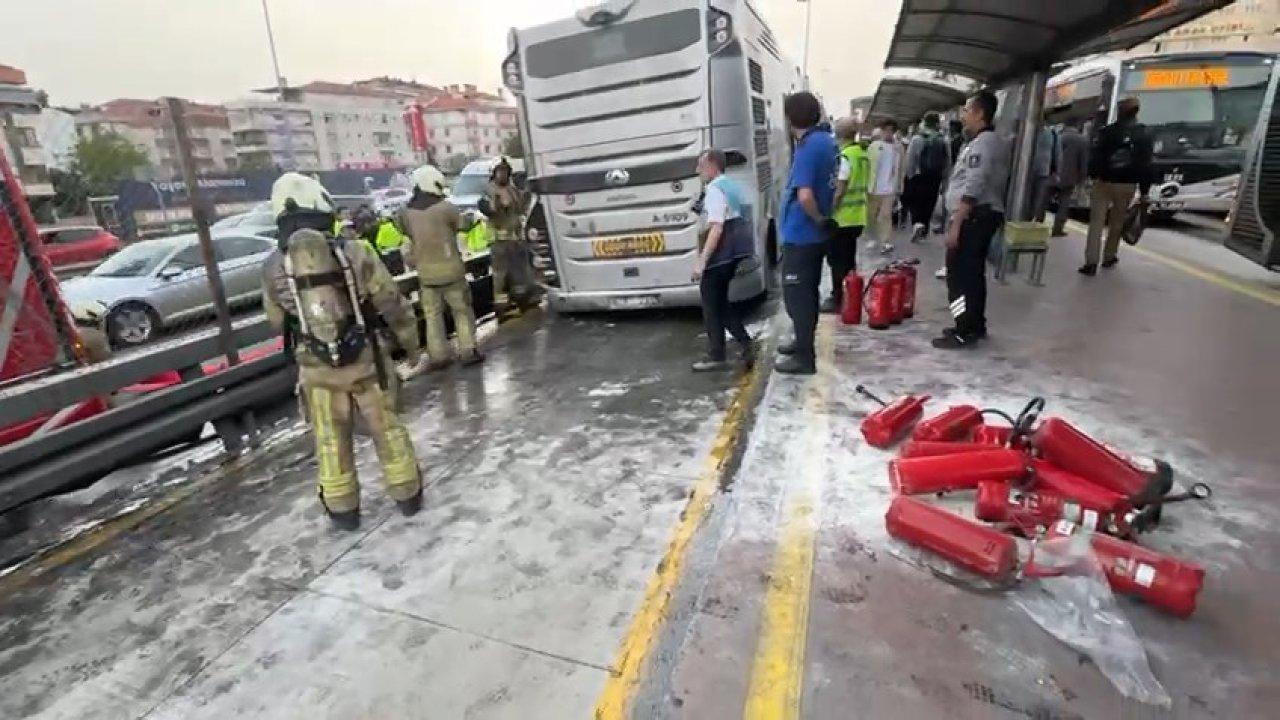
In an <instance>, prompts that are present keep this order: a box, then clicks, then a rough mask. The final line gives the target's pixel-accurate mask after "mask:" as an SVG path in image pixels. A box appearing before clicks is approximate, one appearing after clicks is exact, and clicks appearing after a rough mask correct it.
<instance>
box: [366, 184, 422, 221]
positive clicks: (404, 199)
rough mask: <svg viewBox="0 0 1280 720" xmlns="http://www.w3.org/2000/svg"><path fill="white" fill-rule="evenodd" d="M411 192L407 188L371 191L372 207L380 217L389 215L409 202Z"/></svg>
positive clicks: (398, 210) (411, 195)
mask: <svg viewBox="0 0 1280 720" xmlns="http://www.w3.org/2000/svg"><path fill="white" fill-rule="evenodd" d="M411 197H413V193H412V192H411V191H410V190H409V189H408V188H393V187H389V188H383V189H381V190H374V191H373V209H374V211H375V212H377V213H378V214H379V215H381V216H382V217H390V216H391V215H394V214H396V213H398V212H400V211H401V210H403V209H404V206H405V205H408V204H409V198H411Z"/></svg>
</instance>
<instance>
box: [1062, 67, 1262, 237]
mask: <svg viewBox="0 0 1280 720" xmlns="http://www.w3.org/2000/svg"><path fill="white" fill-rule="evenodd" d="M1275 59H1276V56H1275V55H1274V54H1273V53H1256V52H1199V53H1164V54H1160V55H1152V56H1146V57H1133V58H1116V57H1112V58H1103V59H1100V60H1095V61H1091V62H1086V63H1082V64H1080V65H1077V66H1075V67H1072V68H1069V69H1068V70H1065V71H1063V72H1062V73H1060V74H1058V75H1056V76H1055V77H1054V78H1052V79H1051V80H1050V81H1049V86H1048V90H1047V92H1046V95H1045V112H1046V117H1047V118H1048V122H1050V123H1056V122H1063V121H1064V120H1066V119H1069V118H1070V119H1075V120H1081V121H1083V122H1085V124H1086V125H1087V126H1088V127H1087V128H1086V134H1087V135H1090V136H1091V132H1090V131H1091V130H1094V129H1096V128H1098V127H1101V125H1100V123H1108V122H1114V121H1115V118H1116V105H1117V103H1118V102H1119V101H1120V100H1121V99H1123V98H1126V97H1136V98H1138V100H1139V101H1140V102H1141V104H1142V109H1141V111H1140V112H1139V114H1138V121H1139V122H1141V123H1142V124H1143V125H1146V126H1147V130H1148V131H1149V132H1150V133H1151V137H1152V141H1153V146H1154V147H1153V149H1154V158H1153V159H1154V165H1155V177H1154V178H1153V184H1152V187H1151V201H1152V205H1151V208H1152V211H1153V212H1154V213H1156V214H1163V215H1172V214H1173V213H1176V212H1179V211H1182V210H1191V211H1196V212H1207V213H1216V214H1222V215H1225V214H1226V213H1227V212H1228V211H1229V210H1230V209H1231V206H1232V204H1233V203H1234V201H1235V196H1236V191H1237V188H1238V187H1239V184H1240V170H1241V168H1242V167H1243V165H1244V159H1245V151H1246V149H1247V148H1248V147H1249V146H1250V143H1251V142H1252V141H1253V135H1254V132H1255V130H1256V128H1257V127H1258V120H1259V116H1260V113H1261V111H1262V105H1263V99H1264V97H1265V95H1266V90H1267V85H1268V83H1269V82H1270V80H1271V74H1272V72H1273V70H1274V67H1275ZM1081 199H1083V200H1085V201H1086V202H1087V198H1078V199H1077V200H1081Z"/></svg>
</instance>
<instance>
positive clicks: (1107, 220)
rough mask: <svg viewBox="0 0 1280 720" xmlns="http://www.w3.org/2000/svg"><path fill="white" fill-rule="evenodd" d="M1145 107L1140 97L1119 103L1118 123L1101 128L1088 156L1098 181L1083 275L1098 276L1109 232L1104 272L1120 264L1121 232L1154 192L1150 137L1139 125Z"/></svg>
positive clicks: (1091, 201) (1091, 206)
mask: <svg viewBox="0 0 1280 720" xmlns="http://www.w3.org/2000/svg"><path fill="white" fill-rule="evenodd" d="M1139 109H1140V106H1139V104H1138V99H1137V98H1125V99H1124V100H1121V101H1120V105H1119V107H1118V117H1117V120H1116V121H1115V122H1113V123H1111V124H1110V125H1108V126H1106V127H1104V128H1102V130H1100V131H1099V132H1098V137H1097V139H1096V140H1095V141H1094V144H1093V152H1092V153H1091V154H1090V156H1089V177H1091V178H1093V179H1094V183H1093V193H1092V194H1091V195H1090V197H1089V240H1088V243H1087V245H1086V246H1085V253H1084V265H1082V266H1081V267H1080V273H1081V274H1082V275H1096V274H1097V272H1098V251H1099V248H1100V246H1101V245H1102V229H1103V227H1104V226H1105V227H1106V229H1107V244H1106V247H1105V248H1101V249H1102V267H1104V268H1109V267H1111V266H1113V265H1115V264H1116V263H1117V262H1119V258H1118V257H1116V251H1117V250H1119V248H1120V230H1121V228H1123V226H1124V218H1125V215H1126V214H1127V213H1128V212H1129V206H1130V205H1131V204H1132V203H1133V194H1134V192H1137V193H1138V202H1140V203H1143V204H1145V203H1146V202H1147V192H1148V191H1149V190H1150V189H1151V172H1152V171H1151V154H1152V148H1151V136H1150V135H1149V134H1148V133H1147V129H1146V127H1144V126H1143V125H1141V124H1139V123H1138V111H1139Z"/></svg>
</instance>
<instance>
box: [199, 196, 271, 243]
mask: <svg viewBox="0 0 1280 720" xmlns="http://www.w3.org/2000/svg"><path fill="white" fill-rule="evenodd" d="M209 229H210V230H213V231H214V232H219V231H223V230H236V231H237V232H243V233H250V234H253V235H262V236H264V237H275V234H276V218H275V215H273V214H272V213H271V203H269V202H264V203H261V204H258V205H255V206H254V208H253V209H252V210H250V211H249V212H247V213H240V214H239V215H230V216H228V217H224V218H222V219H221V220H219V221H218V222H216V223H214V224H212V225H210V226H209Z"/></svg>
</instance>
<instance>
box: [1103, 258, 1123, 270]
mask: <svg viewBox="0 0 1280 720" xmlns="http://www.w3.org/2000/svg"><path fill="white" fill-rule="evenodd" d="M1118 262H1120V258H1118V257H1113V258H1109V259H1107V260H1103V261H1102V267H1104V268H1109V267H1115V266H1116V263H1118Z"/></svg>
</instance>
